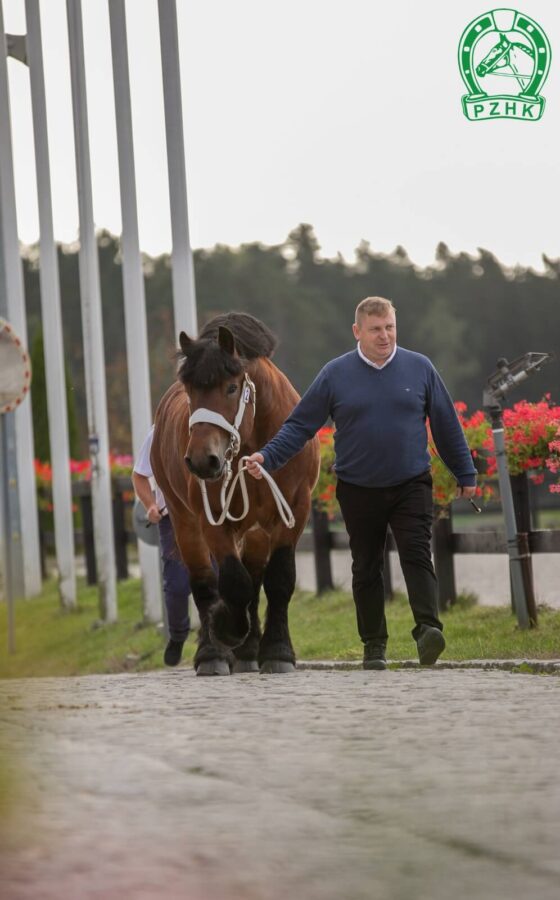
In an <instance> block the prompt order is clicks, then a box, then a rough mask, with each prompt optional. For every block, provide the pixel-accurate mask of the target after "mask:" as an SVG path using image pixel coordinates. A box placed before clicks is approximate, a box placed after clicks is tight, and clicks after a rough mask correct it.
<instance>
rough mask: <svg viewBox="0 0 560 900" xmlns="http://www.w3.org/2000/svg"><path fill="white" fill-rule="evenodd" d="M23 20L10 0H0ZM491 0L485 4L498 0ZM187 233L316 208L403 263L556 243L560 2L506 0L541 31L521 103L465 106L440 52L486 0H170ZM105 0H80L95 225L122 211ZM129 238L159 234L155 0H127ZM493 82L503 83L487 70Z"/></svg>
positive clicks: (47, 28) (206, 240)
mask: <svg viewBox="0 0 560 900" xmlns="http://www.w3.org/2000/svg"><path fill="white" fill-rule="evenodd" d="M2 2H3V9H4V20H5V27H6V31H8V32H11V33H23V32H24V31H25V13H24V0H2ZM498 5H499V4H496V6H498ZM177 6H178V14H179V43H180V51H181V56H182V77H183V114H184V127H185V137H186V156H187V178H188V189H189V217H190V228H191V240H192V244H193V246H194V247H201V246H205V247H209V246H212V245H214V244H215V243H227V244H232V245H237V244H240V243H242V242H248V241H257V240H259V241H263V242H264V243H279V242H281V241H283V240H284V239H285V237H286V236H287V234H288V232H289V231H290V229H291V228H293V227H294V226H296V225H297V224H298V223H299V222H310V223H312V224H313V225H314V226H315V229H316V232H317V235H318V238H319V241H320V244H321V247H322V252H323V254H324V255H326V256H334V255H335V254H336V253H337V252H340V253H342V254H343V255H344V256H345V257H346V258H347V259H352V258H353V251H354V249H355V248H356V247H357V245H358V244H359V242H360V241H361V240H367V241H369V242H370V243H371V246H372V249H374V250H379V251H390V250H392V249H393V248H394V247H395V246H396V245H397V244H402V245H403V246H404V247H405V248H406V249H407V250H408V252H409V254H410V256H411V258H412V259H413V260H414V261H415V262H418V263H420V264H426V263H429V262H430V261H432V260H433V258H434V249H435V246H436V244H437V243H438V241H440V240H444V241H446V243H448V244H449V245H450V247H451V249H452V250H454V251H458V250H467V251H469V252H474V251H475V249H476V247H477V246H483V247H486V248H487V249H489V250H491V251H493V252H494V253H495V254H496V255H497V256H498V257H499V258H500V259H501V260H502V261H504V262H505V263H507V264H514V263H516V262H520V263H523V264H526V265H532V266H534V267H536V268H540V257H541V253H542V252H545V253H547V254H548V255H550V256H552V257H559V256H560V224H559V210H560V152H559V137H560V63H559V62H558V61H559V60H560V4H558V3H553V2H551V0H539V2H535V0H526V2H525V0H524V2H522V3H521V5H519V6H516V8H518V9H520V10H522V11H523V12H525V13H527V14H528V15H529V16H532V17H533V18H534V19H536V20H537V21H538V22H539V24H540V25H541V26H542V27H543V28H544V30H545V32H546V33H547V35H548V38H549V40H550V43H551V45H552V66H551V70H550V75H549V78H548V81H547V82H546V84H545V86H544V89H543V91H542V95H543V96H544V97H545V98H546V104H547V105H546V109H545V112H544V116H543V118H542V120H541V121H539V122H533V123H530V122H529V123H528V122H520V121H512V120H500V121H487V122H469V121H467V119H466V118H465V117H464V115H463V112H462V109H461V96H462V95H463V94H464V93H466V89H465V87H464V85H463V82H462V80H461V78H460V75H459V71H458V67H457V46H458V42H459V39H460V36H461V33H462V31H463V29H464V28H465V26H466V25H467V24H468V23H469V22H470V21H471V20H472V19H473V18H475V17H476V16H478V15H479V14H480V13H482V12H485V11H486V10H487V9H491V8H493V7H492V5H491V4H490V3H488V2H486V0H475V2H470V0H469V2H453V3H450V2H449V0H446V2H445V0H424V2H422V3H419V2H418V0H404V2H403V0H392V2H376V0H282V2H273V0H235V2H232V0H206V2H202V0H177ZM107 9H108V7H107V0H83V16H84V30H85V45H86V68H87V88H88V103H89V120H90V139H91V152H92V167H93V178H94V211H95V221H96V225H97V227H99V228H100V227H105V228H108V229H109V230H110V231H112V232H115V233H119V232H120V228H121V218H120V201H119V189H118V172H117V156H116V135H115V123H114V102H113V91H112V81H111V77H112V67H111V56H110V39H109V17H108V11H107ZM41 13H42V27H43V44H44V54H45V69H46V81H47V95H48V96H47V102H48V113H49V116H50V125H49V142H50V151H51V168H52V183H53V192H54V215H55V233H56V236H57V238H58V239H60V240H63V241H65V242H69V241H72V240H75V238H76V237H77V231H78V211H77V198H76V183H75V165H74V150H73V133H72V122H71V96H70V80H69V63H68V38H67V28H66V4H65V2H64V0H41ZM127 14H128V28H129V54H130V68H131V79H132V90H133V115H134V129H135V151H136V172H137V183H138V193H139V215H140V239H141V245H142V248H143V249H144V250H145V251H146V252H148V253H151V254H156V253H160V252H163V251H165V250H168V249H170V243H171V239H170V224H169V202H168V189H167V180H166V179H167V175H166V165H165V163H166V161H165V134H164V121H163V101H162V86H161V67H160V61H159V35H158V23H157V3H156V0H127ZM9 69H10V90H11V104H12V127H13V141H14V151H15V166H16V191H17V205H18V217H19V233H20V238H21V240H22V241H24V242H32V241H35V240H36V239H37V236H38V217H37V202H36V196H35V193H36V186H35V172H34V162H33V133H32V121H31V109H30V93H29V80H28V72H27V70H26V69H25V67H24V66H22V65H21V64H20V63H17V62H14V61H13V60H10V62H9ZM505 83H507V82H505Z"/></svg>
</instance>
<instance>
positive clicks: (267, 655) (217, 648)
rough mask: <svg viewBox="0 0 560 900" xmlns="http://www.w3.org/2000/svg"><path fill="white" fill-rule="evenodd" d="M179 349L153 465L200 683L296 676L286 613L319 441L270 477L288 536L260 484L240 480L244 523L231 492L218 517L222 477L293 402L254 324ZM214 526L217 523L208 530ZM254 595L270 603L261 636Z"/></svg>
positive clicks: (249, 319)
mask: <svg viewBox="0 0 560 900" xmlns="http://www.w3.org/2000/svg"><path fill="white" fill-rule="evenodd" d="M179 343H180V347H181V350H180V351H179V353H178V355H177V356H178V360H179V367H178V372H177V376H178V377H177V381H176V382H175V383H174V384H173V385H172V386H171V387H170V388H169V389H168V391H167V392H166V393H165V395H164V396H163V398H162V399H161V401H160V403H159V406H158V408H157V411H156V415H155V420H154V436H153V443H152V451H151V464H152V470H153V473H154V477H155V479H156V481H157V483H158V485H159V487H160V488H161V490H162V492H163V495H164V497H165V500H166V503H167V508H168V510H169V514H170V516H171V521H172V524H173V529H174V532H175V538H176V542H177V546H178V548H179V552H180V554H181V557H182V559H183V561H184V563H185V565H186V566H187V568H188V569H189V572H190V576H191V587H192V593H193V598H194V602H195V604H196V607H197V609H198V612H199V616H200V629H199V636H198V646H197V650H196V654H195V657H194V667H195V669H196V673H197V675H229V674H230V672H231V671H233V672H254V671H260V672H262V673H287V672H292V671H294V669H295V662H296V659H295V653H294V649H293V646H292V642H291V638H290V632H289V627H288V604H289V602H290V599H291V597H292V594H293V592H294V589H295V580H296V570H295V547H296V544H297V541H298V539H299V537H300V535H301V533H302V531H303V528H304V527H305V524H306V522H307V520H308V517H309V512H310V508H311V493H312V490H313V488H314V486H315V483H316V481H317V477H318V472H319V461H320V456H319V452H320V451H319V441H318V438H317V437H314V438H313V439H312V440H310V441H308V442H307V444H306V445H305V447H304V448H303V450H301V452H300V453H298V454H297V455H296V456H295V457H294V458H293V459H291V460H290V461H289V462H288V463H287V464H286V465H285V466H283V467H282V468H281V469H280V470H278V472H276V473H274V476H273V479H274V482H275V483H276V484H277V486H278V488H279V489H280V491H281V492H282V494H283V496H284V498H285V500H286V502H287V504H288V505H289V507H290V508H291V511H292V514H293V527H290V526H292V522H288V523H287V524H286V522H285V521H284V520H283V519H282V518H281V516H280V513H279V510H278V508H277V506H276V503H275V501H274V499H273V496H272V493H271V491H270V487H269V485H268V484H267V482H266V481H265V479H260V480H256V479H254V478H251V477H249V478H248V479H247V484H246V491H247V498H248V507H249V508H248V512H247V513H246V515H243V512H244V505H243V498H242V496H241V492H240V491H239V489H238V488H235V490H234V493H233V497H232V502H231V506H230V507H229V513H228V515H227V516H226V517H224V515H223V510H222V509H221V506H222V499H223V496H222V499H221V494H222V495H223V489H222V488H223V479H224V477H225V475H226V472H227V471H228V470H229V469H230V467H231V466H232V465H233V463H234V462H237V465H239V461H240V460H241V459H242V457H243V456H248V455H250V454H251V453H253V452H255V451H257V450H259V449H261V448H262V447H263V446H264V445H265V444H266V443H267V441H268V440H270V438H272V437H273V436H274V435H275V434H276V432H277V431H278V429H279V428H280V426H281V425H282V423H283V422H284V420H285V419H286V418H287V417H288V415H289V414H290V412H291V411H292V409H293V408H294V406H295V405H296V403H297V401H298V400H299V395H298V393H297V392H296V390H295V389H294V387H293V386H292V384H291V383H290V381H289V380H288V378H287V377H286V376H285V375H284V374H283V373H282V372H281V371H280V370H279V369H278V368H277V367H276V366H275V364H274V363H273V362H272V360H271V356H272V354H273V352H274V350H275V348H276V344H277V342H276V339H275V337H274V336H273V334H272V332H271V331H270V330H269V329H268V328H267V327H266V326H265V325H264V324H263V323H262V322H261V321H260V320H258V319H256V318H254V317H253V316H250V315H248V314H246V313H238V312H230V313H226V314H223V315H217V316H215V317H214V318H213V319H211V320H210V321H209V322H208V324H207V325H206V326H205V327H204V328H203V329H202V331H201V333H200V335H199V337H198V339H193V338H191V337H189V336H188V335H187V334H185V332H183V331H182V332H181V334H180V337H179ZM234 431H235V432H236V433H237V436H235V435H234ZM204 493H206V495H207V505H208V507H209V508H208V515H207V514H206V511H205V508H204V496H203V495H204ZM220 513H222V514H221V515H220ZM216 516H217V517H218V522H219V524H212V523H211V521H210V520H211V519H214V521H216ZM216 568H217V572H216ZM261 586H262V587H264V592H265V594H266V598H267V612H266V621H265V625H264V629H263V630H262V633H261V626H260V621H259V613H258V606H259V595H260V590H261Z"/></svg>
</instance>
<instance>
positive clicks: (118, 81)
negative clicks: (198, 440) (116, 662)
mask: <svg viewBox="0 0 560 900" xmlns="http://www.w3.org/2000/svg"><path fill="white" fill-rule="evenodd" d="M109 19H110V23H111V51H112V55H113V86H114V90H115V114H116V123H117V147H118V155H119V181H120V191H121V210H122V239H121V245H122V274H123V292H124V312H125V330H126V358H127V363H128V392H129V397H130V412H131V420H132V448H133V453H134V456H135V457H137V456H138V453H139V452H140V447H141V446H142V442H143V441H144V439H145V437H146V435H147V433H148V431H149V429H150V427H151V424H152V404H151V396H150V361H149V356H148V331H147V326H146V297H145V291H144V275H143V271H142V257H141V255H140V241H139V237H138V206H137V201H136V181H135V170H134V141H133V135H132V110H131V102H130V76H129V70H128V47H127V34H126V11H125V4H124V0H109ZM138 556H139V560H140V569H141V573H142V595H143V606H144V619H145V620H146V621H148V622H159V621H161V616H162V597H161V578H160V563H159V554H158V549H157V547H149V546H148V545H147V544H144V543H143V542H142V541H138Z"/></svg>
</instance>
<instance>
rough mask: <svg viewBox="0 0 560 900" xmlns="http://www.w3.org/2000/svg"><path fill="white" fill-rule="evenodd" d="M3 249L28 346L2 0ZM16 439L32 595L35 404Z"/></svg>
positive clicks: (37, 586)
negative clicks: (32, 411)
mask: <svg viewBox="0 0 560 900" xmlns="http://www.w3.org/2000/svg"><path fill="white" fill-rule="evenodd" d="M0 216H1V218H2V227H1V229H0V240H1V246H0V254H2V256H3V265H4V279H3V280H4V285H3V286H2V288H3V289H5V305H6V310H5V312H6V318H7V319H8V320H9V321H10V322H11V324H12V325H13V327H14V329H15V330H16V332H17V333H18V335H19V336H20V338H21V340H22V341H23V342H24V344H25V345H26V346H27V322H26V313H25V297H24V291H23V276H22V270H21V260H20V255H19V241H18V230H17V216H16V198H15V189H14V165H13V154H12V131H11V125H10V98H9V91H8V66H7V58H6V35H5V33H4V17H3V12H2V4H1V2H0ZM15 444H16V457H17V472H15V471H13V472H12V473H11V479H12V480H15V483H16V485H17V492H18V501H19V515H20V526H19V527H18V528H17V533H18V534H20V535H25V541H22V542H21V548H22V550H21V552H22V554H23V576H24V582H25V595H26V596H27V597H30V596H33V595H35V594H38V593H39V592H40V591H41V556H40V547H39V517H38V513H37V491H36V487H35V466H34V447H33V422H32V416H31V404H30V403H23V404H22V405H21V406H20V407H19V408H18V409H17V411H16V413H15Z"/></svg>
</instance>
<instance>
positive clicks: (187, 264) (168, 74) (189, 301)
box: [158, 0, 198, 337]
mask: <svg viewBox="0 0 560 900" xmlns="http://www.w3.org/2000/svg"><path fill="white" fill-rule="evenodd" d="M158 11H159V32H160V43H161V68H162V74H163V100H164V108H165V133H166V138H167V169H168V176H169V204H170V209H171V233H172V240H173V249H172V256H171V259H172V265H173V270H172V279H173V310H174V316H175V332H176V334H177V335H178V334H179V331H181V330H184V331H186V332H187V333H188V334H189V335H191V336H192V337H195V336H196V334H197V333H198V322H197V314H196V293H195V281H194V266H193V258H192V251H191V244H190V238H189V216H188V204H187V175H186V169H185V142H184V136H183V107H182V100H181V71H180V66H179V40H178V35H177V7H176V3H175V0H158Z"/></svg>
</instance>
